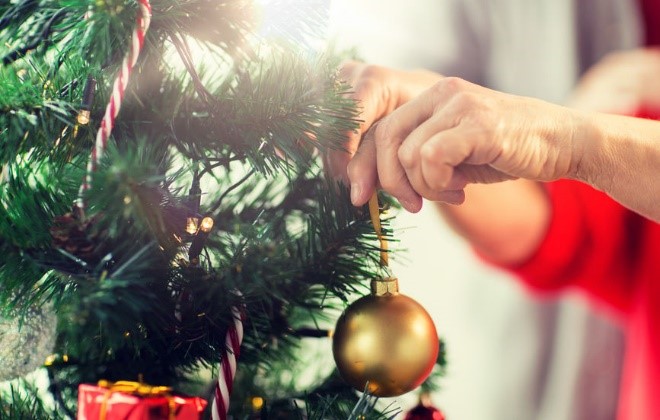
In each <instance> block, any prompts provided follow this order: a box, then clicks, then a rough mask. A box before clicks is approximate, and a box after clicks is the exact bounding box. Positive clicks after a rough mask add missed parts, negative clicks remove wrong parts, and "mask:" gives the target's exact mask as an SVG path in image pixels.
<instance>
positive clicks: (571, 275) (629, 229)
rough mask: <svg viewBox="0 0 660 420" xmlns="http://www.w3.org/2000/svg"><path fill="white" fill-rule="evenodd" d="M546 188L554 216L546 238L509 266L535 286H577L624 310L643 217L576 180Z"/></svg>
mask: <svg viewBox="0 0 660 420" xmlns="http://www.w3.org/2000/svg"><path fill="white" fill-rule="evenodd" d="M547 189H548V194H549V196H550V200H551V203H552V211H553V216H552V220H551V223H550V226H549V227H548V231H547V233H546V237H545V240H544V241H543V243H542V244H541V245H540V247H539V249H538V250H537V251H536V252H535V253H534V255H533V256H532V257H531V258H530V259H529V260H528V261H526V262H525V263H523V264H521V265H518V266H514V267H507V268H508V269H509V270H511V271H512V272H513V273H515V274H517V275H518V276H519V277H520V278H521V279H522V280H523V282H525V283H526V284H527V285H529V286H530V287H531V288H533V289H536V290H557V289H561V288H564V287H567V286H576V287H579V288H581V289H583V290H585V291H586V292H587V293H589V294H590V295H592V296H594V297H595V298H596V299H598V300H600V301H603V302H605V303H606V304H607V305H608V306H612V307H614V308H615V309H616V310H617V312H618V311H622V312H624V313H625V312H626V311H627V310H628V307H629V304H630V300H631V298H632V294H633V293H634V290H635V284H634V283H635V275H634V271H635V270H634V266H635V264H636V260H637V259H638V255H639V253H638V252H637V251H638V250H637V249H636V247H637V246H638V245H637V244H639V243H640V240H639V239H640V238H639V236H640V235H641V234H642V232H643V223H644V219H643V218H642V217H641V216H638V215H637V214H635V213H633V212H631V211H629V210H627V209H626V208H624V207H623V206H621V205H620V204H618V203H617V202H615V201H614V200H612V199H611V198H609V197H608V196H607V195H606V194H604V193H602V192H600V191H597V190H595V189H593V188H592V187H590V186H588V185H585V184H582V183H579V182H577V181H569V180H561V181H557V182H554V183H551V184H547Z"/></svg>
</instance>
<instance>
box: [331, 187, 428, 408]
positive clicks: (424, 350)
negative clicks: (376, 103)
mask: <svg viewBox="0 0 660 420" xmlns="http://www.w3.org/2000/svg"><path fill="white" fill-rule="evenodd" d="M369 212H370V214H371V219H372V222H373V224H374V228H375V230H376V234H377V235H378V238H379V240H380V242H381V265H383V266H384V267H387V241H386V240H385V239H384V238H383V236H382V234H381V228H380V216H379V210H378V198H377V196H376V194H374V196H373V197H372V198H371V200H370V201H369ZM438 351H439V340H438V333H437V331H436V329H435V325H434V323H433V320H432V319H431V317H430V316H429V314H428V312H426V310H425V309H424V308H423V307H422V305H420V304H419V303H417V302H416V301H415V300H413V299H411V298H410V297H408V296H405V295H403V294H401V293H399V286H398V280H397V279H396V278H391V277H390V278H383V279H378V280H372V282H371V294H370V295H367V296H364V297H362V298H360V299H358V300H356V301H355V302H353V303H352V304H351V305H349V306H348V308H346V310H345V311H344V312H343V313H342V315H341V316H340V317H339V319H338V320H337V325H336V327H335V332H334V335H333V340H332V352H333V355H334V358H335V362H336V364H337V368H338V370H339V373H340V374H341V376H342V378H344V380H345V381H346V382H348V383H349V384H350V385H351V386H353V387H354V388H356V389H357V390H359V391H364V390H365V389H366V390H367V391H368V392H370V393H371V394H373V395H375V396H378V397H394V396H397V395H401V394H404V393H406V392H408V391H411V390H413V389H415V388H416V387H417V386H419V385H420V384H421V383H422V382H424V380H425V379H426V378H427V377H428V376H429V375H430V373H431V371H432V370H433V366H434V364H435V362H436V360H437V358H438Z"/></svg>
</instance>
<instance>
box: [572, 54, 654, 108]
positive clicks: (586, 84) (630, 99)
mask: <svg viewBox="0 0 660 420" xmlns="http://www.w3.org/2000/svg"><path fill="white" fill-rule="evenodd" d="M568 104H569V105H570V106H572V107H575V108H579V109H584V110H588V111H598V112H608V113H615V114H633V113H634V112H635V111H636V110H638V109H640V108H644V107H648V108H653V109H658V108H660V48H639V49H635V50H629V51H619V52H614V53H610V54H608V55H607V56H605V57H604V58H603V59H602V60H600V61H599V62H598V63H597V64H595V65H594V66H593V67H591V69H589V71H587V72H586V73H585V75H584V76H583V77H582V78H581V79H580V82H579V83H578V85H577V87H576V88H575V90H574V92H573V94H572V96H571V98H570V100H569V102H568Z"/></svg>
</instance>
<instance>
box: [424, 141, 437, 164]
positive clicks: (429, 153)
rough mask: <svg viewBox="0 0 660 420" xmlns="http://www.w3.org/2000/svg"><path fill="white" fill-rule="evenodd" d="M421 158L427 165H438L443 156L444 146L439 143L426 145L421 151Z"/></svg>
mask: <svg viewBox="0 0 660 420" xmlns="http://www.w3.org/2000/svg"><path fill="white" fill-rule="evenodd" d="M419 155H420V158H421V159H422V161H423V162H426V163H431V164H433V163H436V162H439V161H440V158H441V156H442V145H441V143H439V142H437V141H436V142H433V143H425V144H424V145H423V146H422V147H421V148H420V150H419Z"/></svg>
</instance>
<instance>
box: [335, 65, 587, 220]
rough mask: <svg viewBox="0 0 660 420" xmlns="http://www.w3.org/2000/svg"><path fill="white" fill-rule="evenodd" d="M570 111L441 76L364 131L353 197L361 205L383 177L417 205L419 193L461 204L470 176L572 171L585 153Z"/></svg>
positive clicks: (351, 171)
mask: <svg viewBox="0 0 660 420" xmlns="http://www.w3.org/2000/svg"><path fill="white" fill-rule="evenodd" d="M574 114H575V111H570V110H568V109H567V108H563V107H560V106H557V105H552V104H549V103H546V102H543V101H540V100H536V99H531V98H525V97H520V96H514V95H508V94H505V93H501V92H497V91H493V90H490V89H486V88H484V87H481V86H478V85H475V84H472V83H470V82H467V81H465V80H462V79H458V78H453V77H450V78H444V79H442V80H440V81H439V82H438V83H436V84H435V85H434V86H433V87H432V88H430V89H428V90H426V91H425V92H424V93H422V94H421V95H419V96H418V97H417V98H415V99H413V100H411V101H409V102H408V103H406V104H404V105H402V106H401V107H399V108H398V109H396V110H394V111H393V112H392V113H390V114H389V115H388V116H386V117H384V118H383V119H381V120H380V121H379V122H378V123H377V124H376V125H374V126H373V127H372V128H371V129H370V130H369V131H368V133H367V134H366V136H365V138H364V139H363V141H362V144H361V145H360V148H359V149H358V151H357V153H356V154H355V156H354V157H353V159H352V160H351V161H350V163H349V165H348V177H349V179H350V183H351V200H352V202H353V204H354V205H362V204H364V203H365V202H366V201H367V200H368V199H369V197H370V196H371V195H372V194H373V191H374V190H375V188H376V187H377V184H378V183H380V185H381V187H382V188H383V189H384V190H385V191H387V192H388V193H390V194H391V195H393V196H394V197H395V198H397V199H398V200H399V201H400V202H401V203H402V205H403V206H404V207H405V208H406V209H408V210H409V211H417V210H419V209H420V208H421V201H422V197H424V198H426V199H429V200H433V201H444V202H448V203H453V204H460V203H462V202H463V200H464V199H465V194H464V191H463V189H464V187H465V186H466V184H468V183H492V182H499V181H503V180H507V179H513V178H518V177H520V178H527V179H532V180H543V181H549V180H554V179H558V178H562V177H567V176H571V175H572V174H573V173H574V172H575V170H576V168H575V167H576V165H577V162H579V158H580V155H581V153H582V151H581V150H580V149H579V146H580V145H581V143H580V142H574V141H573V139H574V138H575V137H577V136H579V135H580V130H581V129H582V125H581V124H580V123H579V121H580V119H579V118H576V117H575V115H574ZM411 197H412V199H411Z"/></svg>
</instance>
